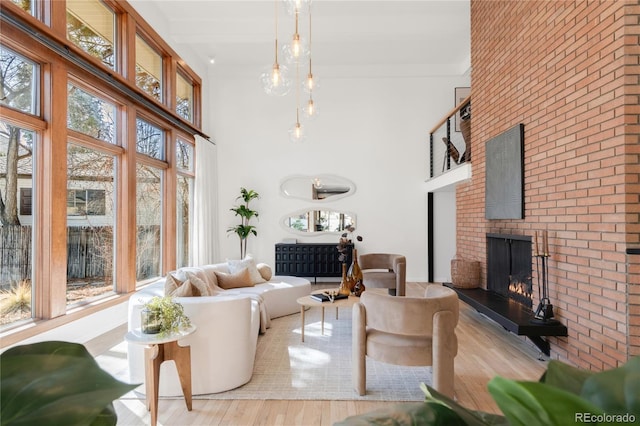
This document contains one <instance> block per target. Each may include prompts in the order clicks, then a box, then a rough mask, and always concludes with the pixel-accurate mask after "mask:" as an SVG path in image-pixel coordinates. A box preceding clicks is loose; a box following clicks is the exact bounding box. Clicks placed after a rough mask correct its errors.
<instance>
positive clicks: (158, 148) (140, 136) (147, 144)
mask: <svg viewBox="0 0 640 426" xmlns="http://www.w3.org/2000/svg"><path fill="white" fill-rule="evenodd" d="M164 144H165V140H164V132H163V131H162V129H160V128H159V127H157V126H154V125H153V124H151V123H149V122H147V121H145V120H142V119H138V120H137V122H136V150H137V151H138V152H139V153H141V154H145V155H148V156H149V157H153V158H157V159H158V160H164Z"/></svg>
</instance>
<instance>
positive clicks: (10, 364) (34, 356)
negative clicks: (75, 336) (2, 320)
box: [0, 341, 138, 426]
mask: <svg viewBox="0 0 640 426" xmlns="http://www.w3.org/2000/svg"><path fill="white" fill-rule="evenodd" d="M137 386H138V384H134V385H129V384H126V383H122V382H120V381H118V380H116V379H114V378H113V377H112V376H111V375H110V374H109V373H107V372H106V371H104V370H102V369H101V368H100V366H99V365H98V363H97V362H96V361H95V359H94V358H93V357H92V356H91V354H90V353H89V352H88V351H87V350H86V348H85V347H84V346H82V345H80V344H77V343H69V342H58V341H51V342H41V343H34V344H30V345H22V346H16V347H14V348H11V349H8V350H7V351H6V352H4V353H2V354H0V404H1V408H0V424H1V425H3V426H4V425H37V424H40V425H68V426H70V425H83V426H85V425H91V426H106V425H115V424H116V420H117V416H116V412H115V409H114V407H113V403H112V401H113V400H115V399H118V398H119V397H120V396H122V395H124V394H125V393H127V392H129V391H130V390H132V389H135V388H136V387H137Z"/></svg>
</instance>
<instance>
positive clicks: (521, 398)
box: [336, 357, 640, 426]
mask: <svg viewBox="0 0 640 426" xmlns="http://www.w3.org/2000/svg"><path fill="white" fill-rule="evenodd" d="M421 387H422V389H423V391H424V392H425V402H424V403H417V402H416V403H405V404H400V405H396V406H393V407H390V408H385V409H382V410H378V411H374V412H371V413H366V414H362V415H358V416H352V417H348V418H347V419H346V420H344V421H342V422H339V423H336V425H337V426H364V425H380V426H382V425H384V426H410V425H421V426H423V425H424V426H458V425H460V426H507V425H511V426H556V425H557V426H567V425H584V424H586V423H591V424H597V425H623V424H637V423H636V422H638V421H640V357H635V358H631V359H630V360H629V361H628V362H627V363H626V364H625V365H623V366H621V367H619V368H615V369H612V370H607V371H603V372H591V371H586V370H580V369H578V368H575V367H572V366H569V365H567V364H564V363H562V362H559V361H550V362H549V365H548V367H547V371H546V372H545V374H544V375H543V376H542V378H541V379H540V381H538V382H531V381H516V380H509V379H505V378H502V377H495V378H494V379H492V380H491V381H490V382H489V385H488V388H489V392H490V393H491V396H492V397H493V399H494V400H495V401H496V403H497V404H498V407H500V410H501V411H502V413H503V415H495V414H489V413H484V412H481V411H474V410H468V409H466V408H464V407H463V406H461V405H460V404H458V403H457V402H455V401H454V400H452V399H450V398H447V397H446V396H444V395H442V394H440V393H438V392H437V391H436V390H434V389H433V388H431V387H429V386H426V385H425V384H422V385H421Z"/></svg>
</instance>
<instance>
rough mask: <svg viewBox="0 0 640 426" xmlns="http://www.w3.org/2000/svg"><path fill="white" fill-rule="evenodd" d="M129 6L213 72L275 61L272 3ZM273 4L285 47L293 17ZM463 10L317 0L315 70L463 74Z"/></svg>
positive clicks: (444, 4)
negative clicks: (212, 61) (213, 68)
mask: <svg viewBox="0 0 640 426" xmlns="http://www.w3.org/2000/svg"><path fill="white" fill-rule="evenodd" d="M130 3H131V4H132V5H133V6H134V7H135V8H136V9H138V10H139V11H140V12H141V14H142V15H143V16H144V17H145V18H146V19H148V20H149V21H150V23H151V24H152V25H154V26H155V27H156V28H161V30H160V32H161V34H162V36H163V37H164V38H165V39H166V40H167V41H168V42H169V43H170V44H171V45H172V46H173V47H174V48H175V49H176V50H178V51H179V52H180V51H181V50H182V49H189V50H190V51H191V52H193V54H194V55H196V56H197V57H198V58H199V59H200V60H201V61H203V63H204V62H208V60H209V59H210V58H212V57H215V60H216V65H215V66H216V67H217V68H218V69H227V70H234V71H233V72H238V70H241V69H244V70H247V71H248V72H253V69H254V68H256V67H262V66H268V65H269V64H271V63H273V59H274V58H273V57H274V39H275V16H276V13H275V11H276V2H275V1H274V0H259V1H255V0H254V1H245V0H226V1H225V0H131V1H130ZM277 5H278V6H277V8H278V11H279V13H278V22H279V29H278V38H279V43H280V44H284V43H287V42H288V41H289V40H290V38H291V35H292V34H293V27H294V18H293V17H292V16H290V15H287V13H286V12H285V7H284V5H283V3H282V2H281V1H278V2H277ZM469 13H470V12H469V0H413V1H395V0H387V1H375V0H374V1H370V0H351V1H340V0H315V1H314V2H313V3H312V30H313V32H312V47H313V64H314V68H316V69H318V70H322V71H323V72H324V73H325V74H327V73H330V74H336V75H340V74H343V73H345V72H354V73H362V72H363V70H364V72H366V73H367V74H370V75H390V76H392V75H406V76H411V75H440V74H463V73H465V72H466V71H467V70H468V68H469V58H470V35H469V34H470V23H469ZM148 17H149V18H148ZM153 20H155V21H156V22H153ZM308 27H309V18H308V15H304V16H302V15H301V18H300V33H301V35H302V37H304V38H307V39H308V32H309V31H308ZM249 69H251V71H249Z"/></svg>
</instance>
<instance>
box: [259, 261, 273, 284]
mask: <svg viewBox="0 0 640 426" xmlns="http://www.w3.org/2000/svg"><path fill="white" fill-rule="evenodd" d="M256 267H257V268H258V272H260V275H261V276H262V278H263V279H264V280H265V281H269V280H271V277H273V271H272V270H271V266H269V265H267V264H266V263H258V264H257V265H256Z"/></svg>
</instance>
